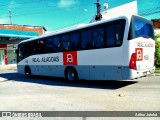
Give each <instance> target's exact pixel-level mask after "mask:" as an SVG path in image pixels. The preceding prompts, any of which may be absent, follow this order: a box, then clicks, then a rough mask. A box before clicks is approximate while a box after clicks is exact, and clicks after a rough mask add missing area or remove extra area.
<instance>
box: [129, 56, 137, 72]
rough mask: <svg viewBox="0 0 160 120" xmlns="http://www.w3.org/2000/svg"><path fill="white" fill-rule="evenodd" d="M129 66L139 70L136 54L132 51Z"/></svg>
mask: <svg viewBox="0 0 160 120" xmlns="http://www.w3.org/2000/svg"><path fill="white" fill-rule="evenodd" d="M129 68H131V69H133V70H137V66H136V54H135V53H132V55H131V59H130V62H129Z"/></svg>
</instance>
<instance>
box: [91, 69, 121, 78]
mask: <svg viewBox="0 0 160 120" xmlns="http://www.w3.org/2000/svg"><path fill="white" fill-rule="evenodd" d="M121 68H122V67H120V66H90V72H91V73H92V74H91V76H90V79H91V80H122V71H121Z"/></svg>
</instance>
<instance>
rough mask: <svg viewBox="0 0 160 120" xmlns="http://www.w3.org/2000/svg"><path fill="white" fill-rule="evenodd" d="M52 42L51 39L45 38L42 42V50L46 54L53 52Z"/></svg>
mask: <svg viewBox="0 0 160 120" xmlns="http://www.w3.org/2000/svg"><path fill="white" fill-rule="evenodd" d="M52 42H53V38H51V37H49V38H46V39H45V40H44V44H45V48H44V49H45V52H46V53H52V52H54V48H53V45H52Z"/></svg>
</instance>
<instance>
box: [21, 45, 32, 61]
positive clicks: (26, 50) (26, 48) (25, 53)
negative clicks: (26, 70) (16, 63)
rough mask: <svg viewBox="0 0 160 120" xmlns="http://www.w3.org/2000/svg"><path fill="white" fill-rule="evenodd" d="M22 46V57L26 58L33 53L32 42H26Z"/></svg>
mask: <svg viewBox="0 0 160 120" xmlns="http://www.w3.org/2000/svg"><path fill="white" fill-rule="evenodd" d="M23 47H24V48H23V58H26V57H28V56H30V55H32V54H33V43H32V42H28V43H26V44H24V45H23Z"/></svg>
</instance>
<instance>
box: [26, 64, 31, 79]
mask: <svg viewBox="0 0 160 120" xmlns="http://www.w3.org/2000/svg"><path fill="white" fill-rule="evenodd" d="M25 74H26V75H27V76H28V77H29V78H31V76H32V73H31V69H30V68H29V67H26V68H25Z"/></svg>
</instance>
